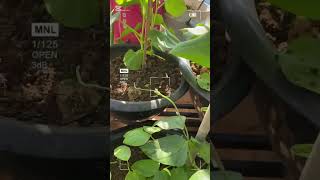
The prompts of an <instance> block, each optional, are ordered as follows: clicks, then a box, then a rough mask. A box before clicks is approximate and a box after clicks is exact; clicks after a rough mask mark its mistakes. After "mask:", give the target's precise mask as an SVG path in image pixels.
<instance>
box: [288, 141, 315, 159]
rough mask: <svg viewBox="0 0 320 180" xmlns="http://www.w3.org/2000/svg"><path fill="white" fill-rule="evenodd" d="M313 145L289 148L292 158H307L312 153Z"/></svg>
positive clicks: (297, 145) (299, 145)
mask: <svg viewBox="0 0 320 180" xmlns="http://www.w3.org/2000/svg"><path fill="white" fill-rule="evenodd" d="M312 148H313V144H296V145H294V146H292V147H291V153H292V155H294V156H299V157H302V158H308V157H309V155H310V154H311V152H312Z"/></svg>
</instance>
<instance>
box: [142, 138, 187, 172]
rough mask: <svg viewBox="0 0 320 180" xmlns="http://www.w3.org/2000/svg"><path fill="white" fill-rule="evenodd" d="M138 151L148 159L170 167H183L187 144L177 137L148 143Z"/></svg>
mask: <svg viewBox="0 0 320 180" xmlns="http://www.w3.org/2000/svg"><path fill="white" fill-rule="evenodd" d="M140 149H141V150H142V151H143V152H144V154H146V155H147V156H148V157H149V158H150V159H152V160H154V161H157V162H160V163H162V164H165V165H170V166H177V167H180V166H183V165H184V164H185V163H186V160H187V152H188V143H187V141H186V140H185V139H184V138H183V137H182V136H179V135H170V136H166V137H163V138H160V139H157V140H154V141H149V142H148V143H146V144H145V145H143V146H141V147H140Z"/></svg>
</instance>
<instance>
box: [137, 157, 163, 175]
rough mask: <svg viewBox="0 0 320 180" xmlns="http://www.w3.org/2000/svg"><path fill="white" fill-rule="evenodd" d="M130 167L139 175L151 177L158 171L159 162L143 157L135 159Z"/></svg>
mask: <svg viewBox="0 0 320 180" xmlns="http://www.w3.org/2000/svg"><path fill="white" fill-rule="evenodd" d="M131 168H132V169H133V170H134V171H135V172H137V173H138V174H140V175H141V176H144V177H151V176H153V175H155V174H156V173H157V172H158V171H159V168H160V163H158V162H155V161H153V160H150V159H144V160H139V161H136V162H135V163H134V164H133V165H132V167H131Z"/></svg>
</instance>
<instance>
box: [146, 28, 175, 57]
mask: <svg viewBox="0 0 320 180" xmlns="http://www.w3.org/2000/svg"><path fill="white" fill-rule="evenodd" d="M162 27H164V26H162ZM149 38H150V40H151V43H152V46H154V47H156V48H158V49H160V50H161V51H167V50H170V49H172V48H174V47H175V46H176V45H177V44H178V43H179V42H180V40H179V39H178V38H177V37H176V36H175V35H174V34H173V33H172V32H170V31H169V30H168V29H165V30H164V31H162V32H160V31H157V30H151V31H150V32H149Z"/></svg>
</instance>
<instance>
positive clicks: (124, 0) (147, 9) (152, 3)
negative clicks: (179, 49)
mask: <svg viewBox="0 0 320 180" xmlns="http://www.w3.org/2000/svg"><path fill="white" fill-rule="evenodd" d="M116 3H117V4H118V5H119V6H122V7H127V6H130V5H134V4H139V5H140V8H141V15H142V22H140V23H138V24H137V25H136V27H130V26H129V25H127V24H125V23H124V22H122V23H124V26H125V30H124V31H123V32H122V34H121V37H123V36H126V35H128V34H130V33H132V34H134V35H135V36H136V38H137V39H138V41H139V44H140V49H139V50H137V51H133V50H131V49H130V50H129V51H128V52H127V53H126V54H125V55H124V59H123V61H124V64H125V65H126V66H127V67H128V69H130V70H139V69H141V68H142V66H143V65H144V64H145V63H146V59H147V55H150V56H157V55H155V54H154V52H153V50H152V46H151V42H150V41H151V40H150V38H151V36H153V35H155V34H156V33H153V32H154V31H157V30H156V29H155V26H157V25H163V26H165V24H164V21H163V17H162V16H161V15H160V14H158V11H159V9H160V8H161V7H162V6H164V7H165V9H166V11H167V12H168V13H169V14H170V15H172V16H174V17H178V16H181V15H182V14H183V13H184V12H185V11H186V9H187V7H186V5H185V3H184V0H165V1H164V2H161V1H160V0H116ZM139 30H140V32H139ZM159 58H161V57H159Z"/></svg>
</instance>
